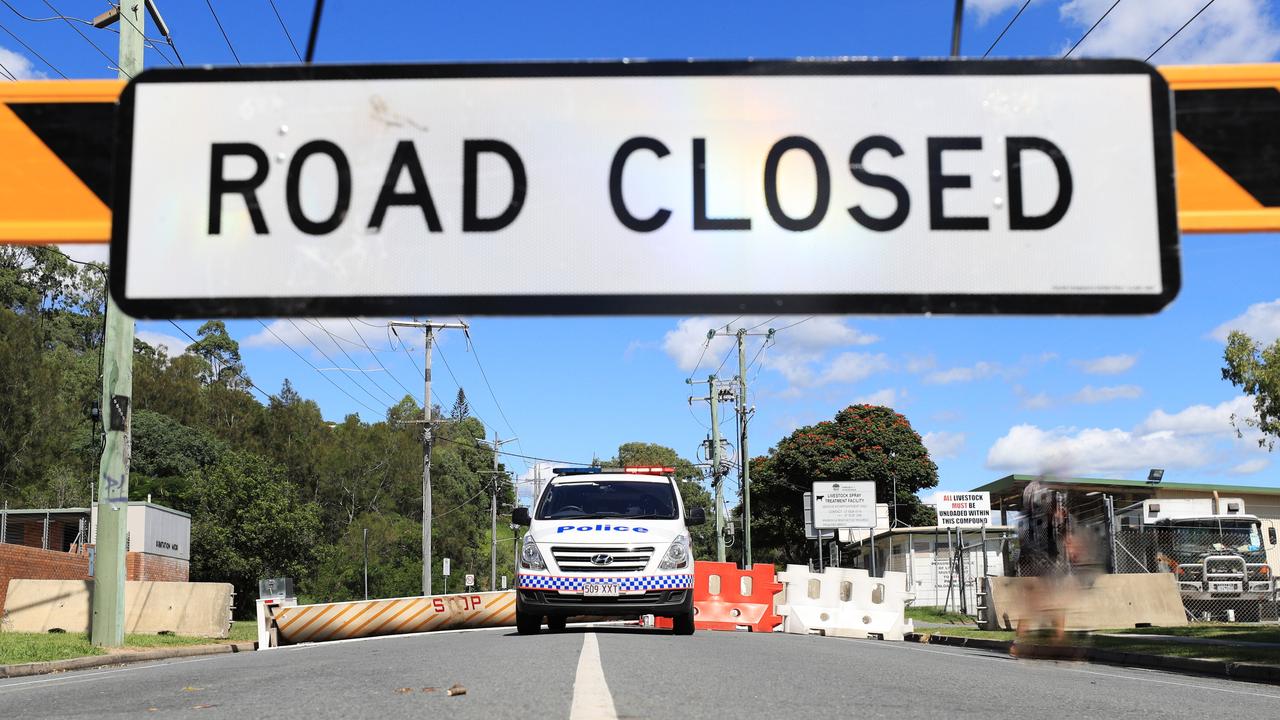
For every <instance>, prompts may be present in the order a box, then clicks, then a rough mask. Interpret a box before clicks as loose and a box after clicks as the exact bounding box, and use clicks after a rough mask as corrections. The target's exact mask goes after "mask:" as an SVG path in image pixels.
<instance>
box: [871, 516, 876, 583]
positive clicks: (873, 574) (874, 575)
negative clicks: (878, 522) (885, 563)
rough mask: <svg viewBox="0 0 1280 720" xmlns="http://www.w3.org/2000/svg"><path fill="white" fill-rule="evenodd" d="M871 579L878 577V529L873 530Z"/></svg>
mask: <svg viewBox="0 0 1280 720" xmlns="http://www.w3.org/2000/svg"><path fill="white" fill-rule="evenodd" d="M870 534H871V577H876V529H875V528H871V533H870Z"/></svg>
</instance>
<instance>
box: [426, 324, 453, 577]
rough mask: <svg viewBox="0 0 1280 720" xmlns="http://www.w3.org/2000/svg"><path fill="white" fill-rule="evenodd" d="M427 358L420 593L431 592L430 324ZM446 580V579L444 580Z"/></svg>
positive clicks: (427, 337)
mask: <svg viewBox="0 0 1280 720" xmlns="http://www.w3.org/2000/svg"><path fill="white" fill-rule="evenodd" d="M425 336H426V340H425V341H424V342H423V345H424V346H425V348H426V356H427V359H426V361H425V364H424V366H423V367H424V369H423V371H422V415H423V418H422V421H423V424H422V594H423V595H430V594H431V576H432V568H431V440H432V438H431V423H432V421H433V420H434V418H432V417H431V342H432V340H433V336H432V333H431V325H430V324H428V325H427V326H426V329H425ZM446 582H448V580H446Z"/></svg>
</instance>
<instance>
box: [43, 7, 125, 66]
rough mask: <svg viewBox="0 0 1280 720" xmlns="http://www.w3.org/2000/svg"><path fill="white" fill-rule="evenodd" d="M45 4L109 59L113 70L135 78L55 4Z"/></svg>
mask: <svg viewBox="0 0 1280 720" xmlns="http://www.w3.org/2000/svg"><path fill="white" fill-rule="evenodd" d="M43 2H44V4H45V5H47V6H48V7H49V9H50V10H52V11H53V14H54V15H57V16H58V18H59V19H61V20H62V21H63V22H65V23H66V24H67V27H69V28H71V29H72V30H75V31H76V34H77V35H79V36H80V37H81V39H83V40H84V41H85V42H87V43H89V45H91V46H92V47H93V49H94V50H97V51H98V54H99V55H101V56H102V57H104V58H106V59H107V62H108V63H110V64H111V67H112V69H115V70H119V71H120V72H122V73H124V74H125V77H129V78H132V77H133V75H132V74H130V73H129V72H128V71H126V70H123V69H121V68H120V67H118V66H117V65H116V59H115V58H113V57H111V56H110V55H108V54H107V53H106V52H104V51H103V49H102V48H100V47H98V43H96V42H94V41H93V40H92V39H90V38H89V36H88V35H85V34H84V32H83V31H81V30H80V28H78V27H76V26H75V25H74V24H73V23H72V22H71V19H70V18H68V17H67V16H66V15H63V14H62V11H60V10H58V8H56V7H54V6H53V3H51V2H49V0H43ZM121 17H124V13H123V12H122V13H121Z"/></svg>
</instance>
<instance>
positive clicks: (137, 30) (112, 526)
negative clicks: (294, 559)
mask: <svg viewBox="0 0 1280 720" xmlns="http://www.w3.org/2000/svg"><path fill="white" fill-rule="evenodd" d="M122 13H123V15H122ZM147 15H150V16H151V19H152V20H153V21H154V22H155V24H156V28H157V29H158V30H159V32H160V33H161V34H162V35H164V36H165V37H168V36H169V27H168V25H166V24H165V22H164V19H163V18H161V17H160V11H159V10H158V9H156V6H155V3H154V2H152V0H146V2H145V4H144V3H143V2H135V3H134V4H133V5H122V6H121V7H119V8H112V9H111V10H109V11H107V12H105V13H103V14H102V15H99V16H98V17H97V18H95V19H94V22H93V24H94V27H98V28H105V27H108V26H110V25H112V24H117V23H118V24H119V26H120V27H119V30H120V45H119V51H118V52H119V54H118V56H117V61H116V62H117V64H118V65H119V71H120V73H119V75H120V79H121V80H129V79H130V78H132V77H134V76H135V75H137V74H138V73H140V72H142V64H143V52H144V50H145V46H144V44H143V43H144V35H145V30H144V28H145V27H146V23H147ZM106 315H107V317H106V321H105V323H104V324H105V325H106V330H105V332H104V337H103V351H102V356H103V366H102V407H103V408H104V409H105V410H106V412H105V413H104V417H103V428H102V429H103V434H104V436H105V438H104V441H103V444H102V459H101V460H100V462H99V465H98V529H97V539H96V550H95V552H96V554H97V557H96V558H95V561H94V577H93V618H92V620H91V621H90V640H91V641H92V642H93V644H94V645H97V646H99V647H120V646H121V645H124V615H125V608H124V582H125V576H126V570H125V551H126V549H127V548H126V543H127V540H128V534H127V533H128V518H129V442H130V438H129V432H130V429H131V425H132V421H133V414H132V412H131V408H130V405H131V403H132V399H133V331H134V326H133V318H131V317H129V316H128V315H125V314H124V313H123V312H122V311H121V310H120V308H119V307H117V306H116V304H115V301H114V300H112V298H111V294H110V293H108V294H107V310H106Z"/></svg>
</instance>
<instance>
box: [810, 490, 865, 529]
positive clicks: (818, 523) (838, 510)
mask: <svg viewBox="0 0 1280 720" xmlns="http://www.w3.org/2000/svg"><path fill="white" fill-rule="evenodd" d="M813 526H814V527H815V528H818V529H819V530H839V529H842V528H874V527H875V526H876V484H875V483H873V482H867V481H858V482H815V483H814V484H813Z"/></svg>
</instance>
